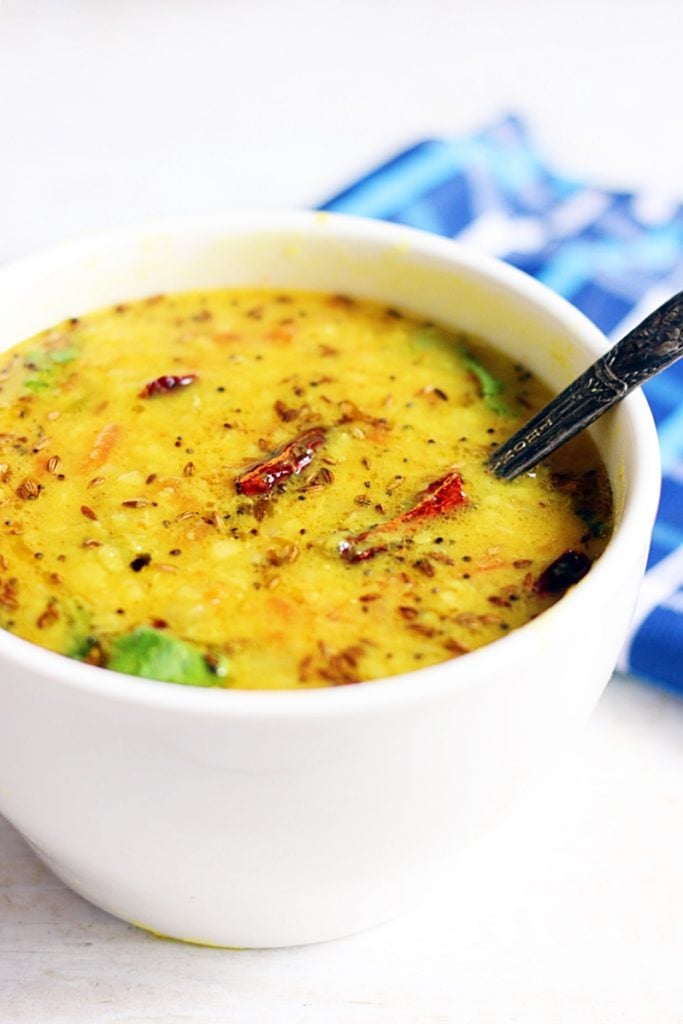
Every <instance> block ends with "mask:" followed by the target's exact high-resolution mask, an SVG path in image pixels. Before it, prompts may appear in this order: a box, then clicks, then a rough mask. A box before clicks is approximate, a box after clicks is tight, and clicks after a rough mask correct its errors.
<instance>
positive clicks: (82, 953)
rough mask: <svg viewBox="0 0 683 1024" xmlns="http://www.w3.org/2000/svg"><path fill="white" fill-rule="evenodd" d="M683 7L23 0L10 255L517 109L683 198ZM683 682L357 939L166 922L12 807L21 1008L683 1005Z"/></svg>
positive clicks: (387, 1009) (624, 717) (314, 177)
mask: <svg viewBox="0 0 683 1024" xmlns="http://www.w3.org/2000/svg"><path fill="white" fill-rule="evenodd" d="M682 30H683V6H682V5H681V3H680V2H678V0H668V2H666V0H638V2H636V0H622V2H619V0H594V2H592V3H586V2H583V0H575V2H572V3H568V2H565V0H554V2H553V0H550V2H548V0H546V2H537V0H534V2H531V0H516V2H514V3H512V2H508V3H506V2H504V0H498V2H494V0H478V2H477V3H476V4H475V3H469V2H465V0H450V2H446V0H420V2H417V0H414V2H406V0H387V2H386V3H385V2H379V0H376V2H372V0H364V2H361V0H345V2H342V0H329V2H325V0H319V2H317V3H316V2H314V0H290V2H285V0H282V2H275V0H251V2H248V0H226V2H223V3H221V2H219V0H193V2H190V0H186V2H184V3H183V2H181V0H164V2H162V0H138V2H137V3H136V2H133V0H92V2H86V0H80V2H79V0H0V260H6V259H11V258H13V257H14V256H18V255H20V254H22V253H24V252H29V251H31V250H33V249H35V248H37V247H39V246H42V245H44V244H46V243H49V242H52V241H58V240H60V239H62V238H64V237H67V236H70V235H74V234H79V233H82V232H84V231H90V230H96V229H100V228H106V227H110V226H112V225H116V224H119V223H127V222H133V221H137V220H141V219H152V218H155V217H159V216H166V215H175V214H179V213H194V212H200V211H201V212H204V211H207V210H221V209H227V208H231V207H253V206H262V207H275V206H306V205H311V204H314V203H315V202H316V201H318V200H320V199H322V198H323V197H324V196H326V195H328V194H330V193H331V192H334V191H335V190H336V189H337V188H339V187H341V186H343V185H344V184H345V183H346V182H347V181H349V180H351V179H352V178H353V177H354V176H355V175H357V174H358V173H360V172H362V171H363V170H365V169H367V168H369V167H371V166H372V165H373V164H374V163H375V162H376V161H378V160H379V159H381V158H382V157H384V156H386V155H389V154H391V153H392V152H393V151H394V150H395V149H396V148H398V147H400V146H402V145H406V144H409V143H411V142H413V141H415V140H417V139H419V138H422V137H424V136H425V135H443V134H448V133H459V132H464V131H467V130H470V129H471V128H473V127H476V126H478V125H481V124H483V123H485V122H486V121H489V120H492V119H493V118H494V117H496V116H497V115H498V114H500V113H501V112H504V111H508V110H515V111H518V112H520V113H521V114H523V115H524V116H525V117H527V119H528V120H529V121H530V123H531V125H532V127H533V129H534V131H535V133H536V135H537V138H538V139H539V142H540V143H541V144H542V146H543V147H544V149H545V151H546V153H547V154H548V155H549V156H550V157H551V158H552V159H554V160H555V161H556V162H557V163H558V164H559V165H560V166H562V167H563V168H565V169H568V170H570V171H572V172H574V173H576V174H582V175H585V176H587V177H590V178H591V179H592V180H595V181H597V182H603V183H605V184H609V185H616V186H620V187H624V188H635V187H638V188H648V189H650V190H652V191H653V192H655V193H658V194H663V195H664V194H670V195H675V194H678V195H680V194H681V193H683V175H682V174H681V171H682V170H683V142H682V135H681V113H680V83H681V60H680V48H681V36H682ZM682 853H683V701H682V700H678V699H676V698H674V697H670V696H667V695H665V694H662V693H659V692H657V691H655V690H653V689H651V688H649V687H647V686H645V685H643V684H641V683H638V682H636V681H632V680H625V679H619V680H616V679H615V680H613V681H612V683H611V684H610V685H609V687H608V689H607V692H606V694H605V697H604V698H603V700H602V702H601V704H600V705H599V707H598V709H597V711H596V713H595V715H594V717H593V719H592V721H591V723H590V725H589V727H588V728H587V730H586V732H585V733H584V734H583V736H582V737H580V738H579V740H578V742H577V745H576V747H575V749H574V750H573V751H572V753H571V754H570V756H569V757H568V758H567V759H566V760H565V761H564V762H563V763H562V764H560V765H559V766H558V767H557V769H556V770H555V771H554V772H553V774H552V775H551V776H550V777H549V778H548V779H547V780H546V783H545V785H544V787H543V789H542V790H541V791H539V792H537V793H536V794H535V795H534V796H533V797H532V798H531V799H530V800H529V801H528V802H527V803H526V804H525V805H524V806H523V807H522V808H520V809H519V810H518V811H517V812H516V813H515V814H514V815H513V816H512V817H511V818H510V819H509V820H508V821H507V822H505V823H504V824H503V825H502V826H501V827H500V828H499V829H498V831H497V832H496V834H495V835H493V836H490V837H488V838H487V839H485V840H483V841H482V842H481V843H480V844H479V846H478V847H477V848H476V849H474V850H472V851H470V853H469V854H468V855H467V856H466V857H465V858H464V859H463V860H461V861H460V862H459V863H457V864H454V865H453V878H452V882H451V884H450V885H449V887H448V888H447V889H446V890H445V891H444V892H443V893H441V894H440V896H439V898H438V899H437V900H433V901H432V902H431V903H428V904H426V905H424V906H423V907H421V908H419V909H418V910H416V911H415V913H414V914H412V915H410V916H407V917H405V918H402V919H401V920H399V921H396V922H393V923H390V924H388V925H385V926H383V927H381V928H378V929H375V930H373V931H371V932H366V933H364V934H362V935H358V936H355V937H352V938H349V939H345V940H342V941H339V942H334V943H328V944H326V945H322V946H317V947H307V948H299V949H292V950H276V951H260V952H249V951H246V952H229V951H220V950H207V949H200V948H193V947H189V946H183V945H181V944H178V943H172V942H164V941H161V940H158V939H155V938H153V937H151V936H148V935H146V934H144V933H142V932H140V931H137V930H136V929H134V928H132V927H130V926H128V925H126V924H123V923H121V922H119V921H116V920H114V919H113V918H110V917H108V916H107V915H106V914H104V913H101V912H100V911H98V910H96V909H95V908H93V907H91V906H90V905H89V904H87V903H85V902H84V901H83V900H81V899H80V898H78V897H77V896H75V895H73V894H72V893H70V892H69V891H68V890H67V889H65V888H64V886H63V885H62V884H61V883H60V882H58V881H57V880H56V879H55V878H54V877H53V876H52V875H51V874H50V873H49V872H48V871H47V870H46V869H44V868H43V867H42V866H41V865H40V864H39V863H38V862H37V861H36V860H35V859H34V857H33V856H32V854H31V853H30V852H29V850H28V849H27V847H26V846H25V844H24V843H23V841H22V840H21V839H20V837H19V836H18V835H17V833H16V832H15V831H14V830H13V829H12V828H11V827H10V825H9V824H7V823H6V822H2V820H1V819H0V1022H1V1024H10V1022H11V1024H15V1022H16V1024H33V1022H36V1024H38V1022H39V1024H67V1022H68V1024H78V1022H88V1024H96V1022H102V1024H124V1022H125V1024H133V1022H140V1024H142V1022H144V1024H152V1022H154V1024H157V1022H159V1024H161V1022H163V1024H166V1022H168V1024H181V1022H190V1021H192V1022H195V1021H196V1022H200V1024H214V1022H215V1024H271V1022H273V1024H275V1022H277V1024H299V1022H301V1024H309V1022H314V1024H451V1022H453V1024H454V1022H458V1024H459V1022H464V1024H513V1022H519V1024H577V1022H584V1021H585V1022H589V1024H681V1022H683V970H682V969H681V962H682V959H683V868H682V867H681V860H682V856H681V855H682Z"/></svg>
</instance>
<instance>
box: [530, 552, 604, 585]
mask: <svg viewBox="0 0 683 1024" xmlns="http://www.w3.org/2000/svg"><path fill="white" fill-rule="evenodd" d="M592 564H593V563H592V561H591V559H590V558H589V557H588V555H584V553H583V552H582V551H573V550H572V548H568V549H567V550H566V551H564V552H563V553H562V554H561V555H560V557H559V558H556V559H555V561H554V562H551V563H550V565H549V566H548V567H547V568H546V569H544V570H543V572H542V573H541V575H540V576H539V577H538V579H537V580H536V592H537V593H538V594H541V595H547V594H560V593H562V592H563V591H565V590H566V589H567V588H568V587H571V586H573V584H574V583H578V582H579V580H581V579H583V577H584V576H585V575H586V573H587V572H588V570H589V569H590V567H591V565H592Z"/></svg>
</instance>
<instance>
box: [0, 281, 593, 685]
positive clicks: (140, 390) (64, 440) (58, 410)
mask: <svg viewBox="0 0 683 1024" xmlns="http://www.w3.org/2000/svg"><path fill="white" fill-rule="evenodd" d="M2 359H3V361H2V368H1V369H0V504H1V505H2V516H1V518H0V625H1V626H2V627H4V628H5V629H8V630H11V631H12V632H14V633H17V634H18V635H19V636H22V637H24V638H26V639H27V640H31V641H34V642H35V643H37V644H40V645H41V646H44V647H47V648H50V649H51V650H54V651H58V652H61V653H63V654H67V655H69V656H71V657H76V658H80V659H82V660H85V661H89V662H91V663H94V664H99V665H103V666H106V667H109V668H112V669H116V670H118V671H122V672H129V673H133V674H138V675H146V676H149V677H151V678H157V679H165V680H168V681H171V682H186V683H192V684H195V685H217V686H227V687H235V688H240V689H253V688H259V689H274V688H307V687H318V686H327V685H339V684H345V683H354V682H358V681H361V680H369V679H375V678H378V677H383V676H387V675H393V674H397V673H402V672H407V671H410V670H412V669H415V668H419V667H422V666H426V665H430V664H433V663H436V662H440V661H444V660H446V659H450V658H455V657H459V656H460V655H462V654H464V653H466V652H467V651H471V650H473V649H475V648H478V647H481V646H482V645H484V644H487V643H490V642H491V641H494V640H496V639H498V638H500V637H502V636H504V635H505V634H506V633H508V632H509V631H510V630H513V629H515V628H517V627H518V626H521V625H522V624H523V623H525V622H527V621H529V619H532V618H534V617H535V616H536V615H538V614H539V612H542V611H543V610H544V609H545V608H547V607H548V606H549V605H550V604H552V603H553V602H554V601H556V600H557V599H558V598H559V597H560V596H561V594H562V593H563V591H564V589H565V587H566V585H567V583H571V582H572V579H573V577H572V572H574V571H575V570H576V569H577V566H578V571H577V572H574V575H575V576H576V578H578V576H579V575H580V574H581V572H583V571H585V570H586V569H587V568H588V565H589V564H590V562H591V561H592V560H593V559H595V558H596V557H597V556H598V555H599V554H600V553H601V551H602V550H603V548H604V546H605V543H606V541H607V538H608V535H609V531H610V522H611V511H612V509H611V494H610V488H609V483H608V481H607V476H606V473H605V470H604V468H603V466H602V464H601V462H600V459H599V456H598V454H597V451H596V449H595V447H594V445H593V444H592V442H591V441H590V440H589V439H588V438H586V437H582V438H580V439H578V440H576V441H574V442H572V444H571V445H569V446H567V447H566V448H565V449H564V450H563V451H562V452H561V453H560V454H558V455H557V456H555V457H554V458H553V459H551V460H550V461H549V462H548V463H546V464H544V465H542V466H540V467H539V468H538V469H537V470H535V471H534V472H532V473H529V474H527V475H526V476H524V477H523V478H521V479H520V480H517V481H515V482H514V483H503V482H501V481H498V480H496V479H495V478H494V477H493V476H492V475H491V474H490V473H489V472H488V471H487V470H486V467H485V462H486V458H487V456H488V454H489V453H490V452H491V450H492V449H493V447H494V446H495V445H496V444H498V443H500V442H501V441H503V440H504V439H505V438H506V437H507V436H509V435H510V434H511V433H512V432H513V431H514V430H515V429H516V428H517V427H518V426H519V425H520V424H521V423H523V422H524V421H525V420H526V419H528V417H529V416H530V415H531V413H532V412H533V411H534V410H535V409H537V408H539V407H540V406H541V405H542V404H544V403H545V402H546V401H547V400H548V398H549V393H548V391H547V390H546V389H545V388H544V387H543V386H542V385H541V384H540V383H539V382H538V381H536V380H535V379H534V378H533V377H532V376H531V375H530V374H529V373H528V372H527V371H526V370H525V369H524V368H523V367H521V366H517V365H514V364H513V363H512V362H511V361H509V360H508V359H506V358H504V357H503V356H501V355H500V354H498V353H497V352H495V351H493V350H492V349H490V348H488V347H486V346H485V345H483V344H481V343H480V342H479V341H478V340H477V339H474V338H471V337H465V336H464V335H461V334H458V333H454V332H449V331H446V330H443V329H441V328H439V327H437V326H434V325H432V324H427V323H424V322H422V321H420V320H418V319H415V318H413V317H411V316H409V315H404V314H402V313H399V312H398V311H396V310H393V309H386V308H383V307H381V306H379V305H375V304H372V303H369V302H365V301H354V300H351V299H348V298H346V297H343V296H329V295H318V294H309V293H297V292H275V291H264V290H239V291H236V290H217V291H208V292H193V293H188V294H178V295H168V296H156V297H153V298H150V299H147V300H144V301H136V302H130V303H126V304H123V305H119V306H115V307H113V308H110V309H105V310H101V311H99V312H95V313H91V314H89V315H87V316H84V317H82V318H79V319H74V320H71V321H67V322H65V323H63V324H60V325H59V326H57V327H55V328H52V329H51V330H48V331H45V332H43V333H42V334H40V335H38V336H36V337H35V338H32V339H30V340H28V341H26V342H23V343H22V344H21V345H18V346H17V347H15V348H14V349H12V350H11V351H10V352H8V353H5V355H4V357H2ZM567 552H569V553H570V554H569V555H566V553H567ZM563 558H564V562H563V561H562V559H563ZM558 559H560V562H559V563H558V562H557V560H558ZM567 559H568V560H569V561H568V562H567ZM553 563H555V567H554V568H551V569H550V571H549V572H548V569H549V567H552V566H553ZM567 574H568V575H567ZM565 576H567V578H566V579H565V578H564V577H565ZM121 685H125V682H124V681H123V680H122V684H121ZM416 685H419V684H418V682H417V681H416Z"/></svg>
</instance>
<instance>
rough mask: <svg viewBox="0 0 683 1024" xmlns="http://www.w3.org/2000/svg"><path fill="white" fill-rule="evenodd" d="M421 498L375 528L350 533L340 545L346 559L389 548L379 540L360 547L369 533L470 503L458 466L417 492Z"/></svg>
mask: <svg viewBox="0 0 683 1024" xmlns="http://www.w3.org/2000/svg"><path fill="white" fill-rule="evenodd" d="M418 498H419V499H420V500H419V501H418V503H417V504H416V505H413V507H412V508H409V509H408V511H407V512H404V513H403V514H402V515H400V516H396V518H395V519H390V520H389V522H388V523H380V524H379V525H378V526H373V527H372V529H370V530H366V531H365V532H364V533H359V534H357V535H356V536H355V537H347V538H346V540H344V541H342V543H341V544H340V545H339V553H340V554H341V556H342V558H343V559H344V560H345V561H346V562H365V561H367V560H368V559H369V558H374V556H375V555H378V554H380V553H381V552H383V551H386V550H387V548H388V543H386V544H377V545H373V546H371V547H369V548H364V549H363V548H359V545H361V544H362V543H363V541H365V540H367V539H368V537H373V536H374V535H376V534H378V533H380V534H383V533H388V532H393V531H394V530H397V529H399V528H400V527H401V526H403V525H404V524H405V523H415V522H420V521H421V520H424V519H433V518H435V517H436V516H440V515H447V514H448V513H449V512H453V511H454V510H455V509H456V508H459V507H460V506H461V505H466V504H467V495H466V494H465V492H464V490H463V484H462V477H461V476H460V473H458V471H457V470H455V469H452V470H450V472H448V473H446V474H445V475H444V476H442V477H440V478H439V479H438V480H434V481H433V483H431V484H430V485H429V487H427V488H425V490H424V491H420V493H419V494H418Z"/></svg>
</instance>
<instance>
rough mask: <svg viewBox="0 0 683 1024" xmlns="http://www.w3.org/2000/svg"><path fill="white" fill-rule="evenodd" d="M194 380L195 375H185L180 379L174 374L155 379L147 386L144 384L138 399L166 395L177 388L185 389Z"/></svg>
mask: <svg viewBox="0 0 683 1024" xmlns="http://www.w3.org/2000/svg"><path fill="white" fill-rule="evenodd" d="M196 379H197V374H196V373H185V374H183V375H182V376H181V377H177V376H175V375H174V374H167V375H166V376H164V377H157V378H156V380H151V381H150V382H149V384H145V386H144V388H143V389H142V391H141V392H140V393H139V395H138V398H154V396H155V395H167V394H168V393H169V391H175V390H176V389H177V388H186V387H187V386H188V384H192V383H194V381H196Z"/></svg>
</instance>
